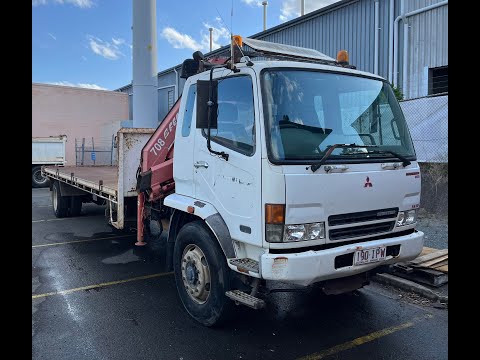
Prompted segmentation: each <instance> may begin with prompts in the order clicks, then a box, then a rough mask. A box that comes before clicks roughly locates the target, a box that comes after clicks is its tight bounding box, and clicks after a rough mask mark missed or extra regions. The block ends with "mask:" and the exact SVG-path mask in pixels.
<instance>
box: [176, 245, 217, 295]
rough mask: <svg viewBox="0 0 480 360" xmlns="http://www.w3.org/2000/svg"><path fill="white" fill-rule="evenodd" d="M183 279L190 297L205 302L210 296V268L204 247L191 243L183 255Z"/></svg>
mask: <svg viewBox="0 0 480 360" xmlns="http://www.w3.org/2000/svg"><path fill="white" fill-rule="evenodd" d="M182 280H183V285H184V286H185V290H186V291H187V294H188V295H189V296H190V298H191V299H192V300H193V301H195V302H196V303H198V304H204V303H205V302H206V301H207V299H208V297H209V296H210V287H211V283H210V281H211V280H210V268H209V266H208V262H207V259H206V258H205V254H204V253H203V251H202V249H200V248H199V247H198V246H197V245H194V244H190V245H187V246H186V247H185V250H183V255H182Z"/></svg>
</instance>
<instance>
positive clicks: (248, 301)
mask: <svg viewBox="0 0 480 360" xmlns="http://www.w3.org/2000/svg"><path fill="white" fill-rule="evenodd" d="M225 295H226V296H227V297H229V298H230V299H232V300H233V301H235V304H237V305H238V304H242V305H246V306H248V307H251V308H252V309H255V310H257V309H261V308H263V307H265V301H263V300H262V299H259V298H256V297H255V296H252V295H249V294H247V293H244V292H243V291H240V290H230V291H227V292H226V293H225Z"/></svg>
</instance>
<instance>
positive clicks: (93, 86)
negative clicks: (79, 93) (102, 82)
mask: <svg viewBox="0 0 480 360" xmlns="http://www.w3.org/2000/svg"><path fill="white" fill-rule="evenodd" d="M47 84H51V85H60V86H72V87H79V88H84V89H94V90H108V89H107V88H104V87H102V86H99V85H97V84H88V83H77V84H74V83H71V82H70V81H53V82H48V83H47Z"/></svg>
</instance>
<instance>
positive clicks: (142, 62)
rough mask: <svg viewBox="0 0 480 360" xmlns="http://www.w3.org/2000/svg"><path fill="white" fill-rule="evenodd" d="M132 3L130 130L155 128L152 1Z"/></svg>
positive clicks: (155, 105)
mask: <svg viewBox="0 0 480 360" xmlns="http://www.w3.org/2000/svg"><path fill="white" fill-rule="evenodd" d="M132 3H133V44H132V45H133V81H132V88H133V127H134V128H156V127H157V126H158V94H157V88H158V80H157V31H156V28H157V23H156V18H157V14H156V0H132Z"/></svg>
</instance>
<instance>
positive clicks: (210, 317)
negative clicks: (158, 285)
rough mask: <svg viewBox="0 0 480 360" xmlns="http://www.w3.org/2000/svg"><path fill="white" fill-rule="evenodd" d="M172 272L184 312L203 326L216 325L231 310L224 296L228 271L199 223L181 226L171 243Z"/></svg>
mask: <svg viewBox="0 0 480 360" xmlns="http://www.w3.org/2000/svg"><path fill="white" fill-rule="evenodd" d="M173 270H174V274H175V283H176V285H177V291H178V295H179V297H180V300H181V301H182V303H183V306H184V307H185V310H187V312H188V313H189V314H190V316H191V317H192V318H194V319H195V320H196V321H198V322H199V323H201V324H202V325H205V326H214V325H219V324H220V323H222V322H223V321H224V320H226V319H227V318H228V316H229V314H230V312H231V310H232V302H231V300H230V299H228V298H227V297H226V296H225V292H226V291H228V290H230V269H229V267H228V266H227V262H226V258H225V255H224V254H223V252H222V250H221V249H220V246H219V244H218V241H217V239H216V238H215V236H214V235H213V234H212V232H211V231H210V229H209V228H208V227H207V226H206V225H205V223H203V222H202V221H193V222H190V223H187V224H186V225H184V226H183V227H182V228H181V229H180V231H179V233H178V236H177V238H176V240H175V247H174V250H173Z"/></svg>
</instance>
